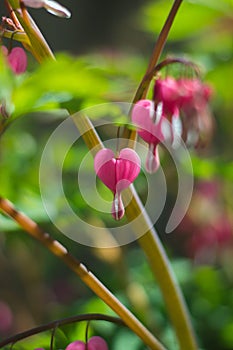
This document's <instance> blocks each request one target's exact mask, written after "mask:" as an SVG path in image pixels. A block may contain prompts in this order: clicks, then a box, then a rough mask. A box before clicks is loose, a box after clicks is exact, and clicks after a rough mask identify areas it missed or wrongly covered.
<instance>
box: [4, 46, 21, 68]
mask: <svg viewBox="0 0 233 350" xmlns="http://www.w3.org/2000/svg"><path fill="white" fill-rule="evenodd" d="M1 49H2V53H3V55H5V56H6V57H7V61H8V64H9V66H10V67H11V69H12V71H13V72H14V73H15V74H21V73H24V72H25V71H26V69H27V55H26V53H25V51H24V49H23V48H21V47H14V48H13V49H12V50H10V51H8V49H7V48H6V47H5V46H2V48H1Z"/></svg>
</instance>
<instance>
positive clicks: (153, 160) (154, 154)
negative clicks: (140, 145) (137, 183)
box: [145, 145, 160, 174]
mask: <svg viewBox="0 0 233 350" xmlns="http://www.w3.org/2000/svg"><path fill="white" fill-rule="evenodd" d="M153 146H154V145H150V147H149V149H148V153H147V158H146V164H145V167H146V171H147V172H148V173H149V174H154V173H155V172H156V171H157V170H158V168H159V166H160V159H159V151H158V147H157V146H156V147H153Z"/></svg>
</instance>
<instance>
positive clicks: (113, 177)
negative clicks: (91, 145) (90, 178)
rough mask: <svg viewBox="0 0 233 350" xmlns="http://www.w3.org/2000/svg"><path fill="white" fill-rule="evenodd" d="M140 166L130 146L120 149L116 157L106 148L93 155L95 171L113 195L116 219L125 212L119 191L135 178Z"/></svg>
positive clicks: (113, 210) (113, 208) (113, 209)
mask: <svg viewBox="0 0 233 350" xmlns="http://www.w3.org/2000/svg"><path fill="white" fill-rule="evenodd" d="M140 166H141V162H140V158H139V156H138V155H137V153H136V152H135V151H134V150H132V149H130V148H124V149H122V150H121V151H120V153H119V155H118V156H117V157H115V155H114V152H113V151H112V150H111V149H107V148H105V149H102V150H100V151H99V152H98V153H97V154H96V156H95V159H94V168H95V172H96V174H97V176H98V177H99V178H100V180H101V181H102V182H103V183H104V184H105V185H106V186H107V187H108V188H109V189H110V190H111V191H112V192H113V195H114V199H113V205H112V216H113V217H114V219H116V220H120V219H121V218H122V217H123V215H124V212H125V210H124V205H123V203H122V199H121V192H122V191H123V190H124V189H126V188H127V187H129V186H130V184H131V183H132V182H133V181H134V180H135V179H136V177H137V176H138V174H139V172H140Z"/></svg>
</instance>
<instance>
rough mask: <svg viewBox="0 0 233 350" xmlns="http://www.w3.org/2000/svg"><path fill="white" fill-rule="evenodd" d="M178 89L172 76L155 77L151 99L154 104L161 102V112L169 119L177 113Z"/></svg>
mask: <svg viewBox="0 0 233 350" xmlns="http://www.w3.org/2000/svg"><path fill="white" fill-rule="evenodd" d="M178 99H179V89H178V83H177V80H175V79H174V78H172V77H167V78H166V79H157V80H156V81H155V85H154V95H153V100H154V102H155V106H157V105H158V104H159V103H162V109H163V114H164V115H165V116H166V117H167V118H168V119H169V120H170V121H171V118H172V116H174V115H177V114H178V115H179V110H178Z"/></svg>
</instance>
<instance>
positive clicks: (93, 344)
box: [87, 336, 108, 350]
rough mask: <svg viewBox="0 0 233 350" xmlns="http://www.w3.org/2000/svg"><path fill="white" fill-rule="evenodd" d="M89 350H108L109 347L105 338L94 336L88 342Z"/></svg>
mask: <svg viewBox="0 0 233 350" xmlns="http://www.w3.org/2000/svg"><path fill="white" fill-rule="evenodd" d="M87 349H88V350H108V345H107V343H106V341H105V340H104V339H103V338H101V337H99V336H94V337H92V338H90V339H89V340H88V343H87Z"/></svg>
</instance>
